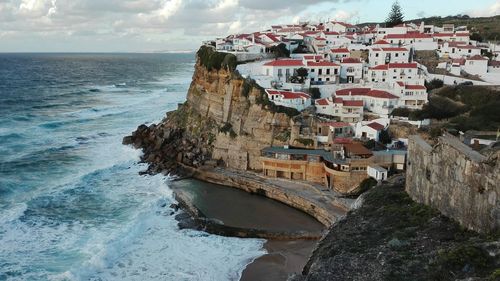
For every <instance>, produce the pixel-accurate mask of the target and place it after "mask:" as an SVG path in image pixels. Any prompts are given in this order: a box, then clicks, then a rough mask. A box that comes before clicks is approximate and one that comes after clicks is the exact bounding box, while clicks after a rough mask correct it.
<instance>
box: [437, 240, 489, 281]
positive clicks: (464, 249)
mask: <svg viewBox="0 0 500 281" xmlns="http://www.w3.org/2000/svg"><path fill="white" fill-rule="evenodd" d="M491 263H492V258H491V257H490V256H489V255H488V252H487V251H485V250H484V249H481V248H479V247H475V246H472V245H462V246H460V247H457V248H454V249H451V250H441V251H440V252H439V253H438V258H437V260H436V261H434V262H433V263H432V266H433V268H434V270H433V271H434V273H433V277H434V278H436V279H439V280H448V279H449V278H450V277H452V276H454V273H453V272H458V271H461V270H463V268H464V267H466V266H469V267H471V270H474V271H478V270H481V269H484V268H487V267H488V266H489V265H490V264H491Z"/></svg>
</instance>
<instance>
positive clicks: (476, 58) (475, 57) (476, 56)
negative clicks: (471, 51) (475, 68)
mask: <svg viewBox="0 0 500 281" xmlns="http://www.w3.org/2000/svg"><path fill="white" fill-rule="evenodd" d="M467 60H488V59H487V58H484V57H483V56H480V55H475V56H472V57H470V58H467Z"/></svg>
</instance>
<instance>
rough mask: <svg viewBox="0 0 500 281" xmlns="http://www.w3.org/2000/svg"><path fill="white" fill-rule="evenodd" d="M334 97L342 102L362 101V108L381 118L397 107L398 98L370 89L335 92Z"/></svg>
mask: <svg viewBox="0 0 500 281" xmlns="http://www.w3.org/2000/svg"><path fill="white" fill-rule="evenodd" d="M335 97H340V98H342V99H344V100H362V101H363V104H364V108H365V109H366V110H369V111H371V112H373V113H375V114H378V115H381V116H387V115H389V114H390V113H391V112H392V110H393V109H394V108H395V107H396V106H397V105H398V100H399V97H398V96H395V95H393V94H391V93H389V92H387V91H382V90H375V89H373V90H372V89H371V88H349V89H342V90H337V91H336V92H335Z"/></svg>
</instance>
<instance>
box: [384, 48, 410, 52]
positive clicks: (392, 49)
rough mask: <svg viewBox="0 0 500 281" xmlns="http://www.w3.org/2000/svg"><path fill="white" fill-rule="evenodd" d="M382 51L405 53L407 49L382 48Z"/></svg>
mask: <svg viewBox="0 0 500 281" xmlns="http://www.w3.org/2000/svg"><path fill="white" fill-rule="evenodd" d="M382 51H384V52H407V51H408V49H406V48H382Z"/></svg>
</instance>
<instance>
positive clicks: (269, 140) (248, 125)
mask: <svg viewBox="0 0 500 281" xmlns="http://www.w3.org/2000/svg"><path fill="white" fill-rule="evenodd" d="M291 123H292V120H291V118H290V117H289V116H288V115H287V114H285V113H277V112H273V110H272V108H270V105H269V101H268V100H267V97H266V96H265V94H264V93H263V90H262V89H261V88H260V87H258V86H257V85H255V84H254V83H252V82H251V81H247V80H245V79H243V78H242V77H241V76H239V75H238V74H237V73H236V72H234V71H231V70H229V68H221V69H219V70H217V69H211V70H209V69H208V68H207V67H205V66H204V65H202V62H201V60H200V59H198V62H197V64H196V66H195V72H194V75H193V80H192V82H191V85H190V88H189V92H188V95H187V101H186V102H185V103H184V104H182V105H180V106H179V108H178V109H177V110H175V111H172V112H169V113H167V117H166V118H165V119H164V120H163V121H162V122H160V123H159V124H154V125H151V126H149V127H146V126H144V125H141V126H139V128H138V129H137V131H135V132H134V133H133V134H132V135H131V136H128V137H125V138H124V144H133V145H134V146H135V147H136V148H142V149H143V151H144V156H143V160H144V161H145V162H148V163H150V170H149V172H152V173H155V172H171V171H175V170H176V167H177V166H176V162H181V163H183V164H186V165H189V166H194V167H199V166H201V165H205V164H209V165H215V164H224V165H225V166H227V167H230V168H235V169H242V170H246V169H256V170H258V169H260V168H261V166H260V161H259V157H260V151H261V149H262V148H264V147H266V146H270V145H283V144H285V143H287V142H288V139H289V136H290V131H291Z"/></svg>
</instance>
